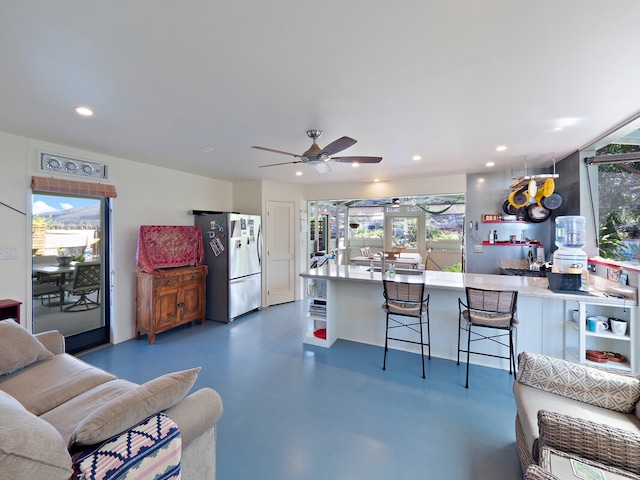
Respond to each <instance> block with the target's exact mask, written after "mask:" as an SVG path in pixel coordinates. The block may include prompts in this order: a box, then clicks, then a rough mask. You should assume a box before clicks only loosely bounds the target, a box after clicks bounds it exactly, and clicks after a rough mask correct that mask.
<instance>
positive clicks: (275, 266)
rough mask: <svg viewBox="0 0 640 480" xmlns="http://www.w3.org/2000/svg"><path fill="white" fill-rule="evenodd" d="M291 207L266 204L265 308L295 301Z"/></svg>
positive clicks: (290, 205) (277, 202) (274, 202)
mask: <svg viewBox="0 0 640 480" xmlns="http://www.w3.org/2000/svg"><path fill="white" fill-rule="evenodd" d="M294 207H295V205H294V203H293V202H280V201H272V200H269V201H268V202H267V232H266V233H267V243H266V250H267V252H266V253H267V306H269V305H276V304H278V303H285V302H293V301H294V300H295V282H296V276H295V243H294V242H295V239H294V230H293V229H294V220H295V219H294V212H295V210H294Z"/></svg>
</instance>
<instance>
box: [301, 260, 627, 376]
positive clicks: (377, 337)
mask: <svg viewBox="0 0 640 480" xmlns="http://www.w3.org/2000/svg"><path fill="white" fill-rule="evenodd" d="M300 275H301V276H302V277H303V278H304V279H305V286H306V290H307V292H306V293H307V297H308V298H309V302H310V311H309V315H308V316H307V317H308V318H307V324H308V326H307V329H306V333H305V339H304V341H305V343H310V344H315V345H321V346H325V347H330V346H331V345H332V344H333V343H334V342H335V340H337V339H338V338H340V339H345V340H351V341H355V342H361V343H367V344H371V345H377V346H383V345H384V338H385V313H384V311H383V310H382V308H381V306H382V303H383V301H384V298H383V293H382V292H383V287H382V279H383V274H382V273H380V271H376V272H373V273H372V272H370V271H369V267H364V266H353V265H348V266H347V265H325V266H323V267H320V268H317V269H312V270H310V271H309V272H304V273H301V274H300ZM384 278H385V279H389V274H388V273H385V274H384ZM393 280H394V281H398V282H416V283H424V284H425V285H426V290H427V293H429V295H430V302H429V318H430V330H431V354H432V355H433V356H436V357H440V358H445V359H450V360H456V359H457V345H458V299H462V300H463V301H465V287H467V286H469V287H476V288H484V289H489V290H516V291H518V320H519V324H518V328H517V352H521V351H529V352H535V353H543V354H546V355H550V356H554V357H558V358H565V357H568V353H567V352H568V351H569V350H571V348H570V347H571V345H570V344H571V341H570V340H571V339H570V338H567V335H568V334H567V331H566V330H567V329H566V328H565V327H566V325H567V324H568V322H572V321H573V315H574V313H573V312H574V311H575V310H577V311H578V312H579V313H581V314H582V315H583V316H584V315H586V314H588V311H587V310H588V308H589V306H590V305H597V309H598V312H600V311H601V310H602V309H605V311H606V309H610V311H611V312H613V313H618V311H620V312H622V310H624V312H625V314H626V313H627V311H629V310H630V313H629V320H630V321H631V322H630V323H632V324H633V325H632V327H633V328H631V329H630V332H629V334H628V335H627V337H628V338H629V342H627V343H625V348H626V350H625V353H626V354H627V356H628V357H634V358H637V357H638V355H635V349H636V341H635V336H636V335H637V334H636V330H638V329H637V328H635V323H636V318H635V317H636V313H635V312H636V308H635V306H636V305H637V300H636V296H633V298H625V299H621V298H614V297H612V296H609V295H607V294H605V293H604V292H602V291H598V290H595V289H593V288H591V287H590V289H589V292H588V293H586V292H584V293H583V292H576V293H554V292H552V291H551V290H549V289H548V282H547V279H546V278H536V277H519V276H509V275H488V274H473V273H452V272H439V271H422V270H408V269H407V270H404V269H400V270H397V271H396V274H395V276H394V277H393ZM581 305H582V307H581ZM594 308H596V307H594ZM314 310H315V311H314ZM318 310H320V313H319V314H317V311H318ZM611 316H618V315H613V314H612V315H611ZM583 323H584V322H583ZM574 324H575V328H576V330H577V331H580V329H579V328H578V327H579V322H574ZM318 327H321V328H318ZM317 330H321V331H322V335H321V336H320V337H318V336H317V335H316V334H315V332H316V331H317ZM465 338H466V337H465ZM581 338H582V339H583V340H584V339H585V336H584V328H582V337H581ZM605 340H606V339H605ZM482 343H490V342H482ZM614 346H615V345H614ZM495 347H496V348H497V347H498V346H497V345H495ZM389 348H398V349H406V350H408V351H413V352H417V351H418V350H417V347H416V346H414V345H411V344H401V345H399V344H397V343H393V344H390V345H389ZM496 348H494V349H492V347H491V346H488V347H487V353H491V352H493V353H495V352H496V351H497V350H496ZM576 348H577V350H578V352H579V351H580V345H578V346H576ZM584 350H585V342H584V341H583V342H582V343H581V351H582V356H584ZM632 352H633V353H634V355H632ZM475 357H476V358H474V357H473V356H472V359H471V360H472V362H475V363H478V364H482V365H487V366H492V367H497V368H504V369H508V362H507V361H506V360H501V359H495V358H490V357H483V356H477V355H476V356H475ZM633 363H635V361H634V362H631V365H630V367H631V368H634V367H635V365H633Z"/></svg>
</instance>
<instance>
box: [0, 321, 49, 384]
mask: <svg viewBox="0 0 640 480" xmlns="http://www.w3.org/2000/svg"><path fill="white" fill-rule="evenodd" d="M49 357H53V353H51V352H50V351H49V350H47V349H46V348H44V346H43V345H42V344H41V343H40V342H39V341H38V339H37V338H36V337H34V336H33V335H31V334H30V333H29V332H27V331H26V330H25V329H24V328H22V327H21V326H20V325H18V324H17V323H16V322H14V321H13V320H11V319H8V320H2V321H0V375H5V374H7V373H11V372H15V371H16V370H20V369H21V368H24V367H26V366H28V365H31V364H32V363H34V362H37V361H38V360H44V359H46V358H49Z"/></svg>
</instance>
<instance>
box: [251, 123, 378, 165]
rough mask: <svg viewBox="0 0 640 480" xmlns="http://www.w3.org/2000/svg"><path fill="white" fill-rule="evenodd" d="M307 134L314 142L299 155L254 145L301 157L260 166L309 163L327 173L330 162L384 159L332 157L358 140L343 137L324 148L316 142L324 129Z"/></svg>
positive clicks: (372, 161)
mask: <svg viewBox="0 0 640 480" xmlns="http://www.w3.org/2000/svg"><path fill="white" fill-rule="evenodd" d="M307 135H308V136H309V138H311V140H313V144H312V145H311V147H309V150H307V151H306V152H304V153H303V154H302V155H298V154H296V153H290V152H283V151H282V150H274V149H273V148H266V147H257V146H255V145H254V146H252V147H251V148H257V149H258V150H266V151H267V152H273V153H281V154H283V155H289V156H291V157H295V158H299V159H300V160H295V161H292V162H281V163H271V164H269V165H260V168H263V167H274V166H276V165H288V164H292V163H308V164H310V165H313V166H315V167H316V170H318V172H320V173H326V172H328V171H330V170H331V168H330V167H329V165H328V162H340V163H351V164H360V163H380V162H381V161H382V157H361V156H352V157H332V156H331V155H334V154H336V153H338V152H341V151H342V150H345V149H347V148H349V147H350V146H352V145H354V144H355V143H356V142H357V140H354V139H353V138H350V137H341V138H339V139H337V140H335V141H333V142H331V143H330V144H329V145H327V146H326V147H324V148H320V147H319V146H318V144H317V143H316V140H318V138H320V135H322V130H307Z"/></svg>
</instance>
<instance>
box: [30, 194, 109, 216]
mask: <svg viewBox="0 0 640 480" xmlns="http://www.w3.org/2000/svg"><path fill="white" fill-rule="evenodd" d="M32 198H33V200H32V202H33V205H32V212H33V215H45V214H47V213H52V212H59V211H62V210H69V209H70V208H79V207H87V206H89V205H95V204H96V203H99V202H100V200H96V199H95V198H80V197H65V196H60V195H33V197H32Z"/></svg>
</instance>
